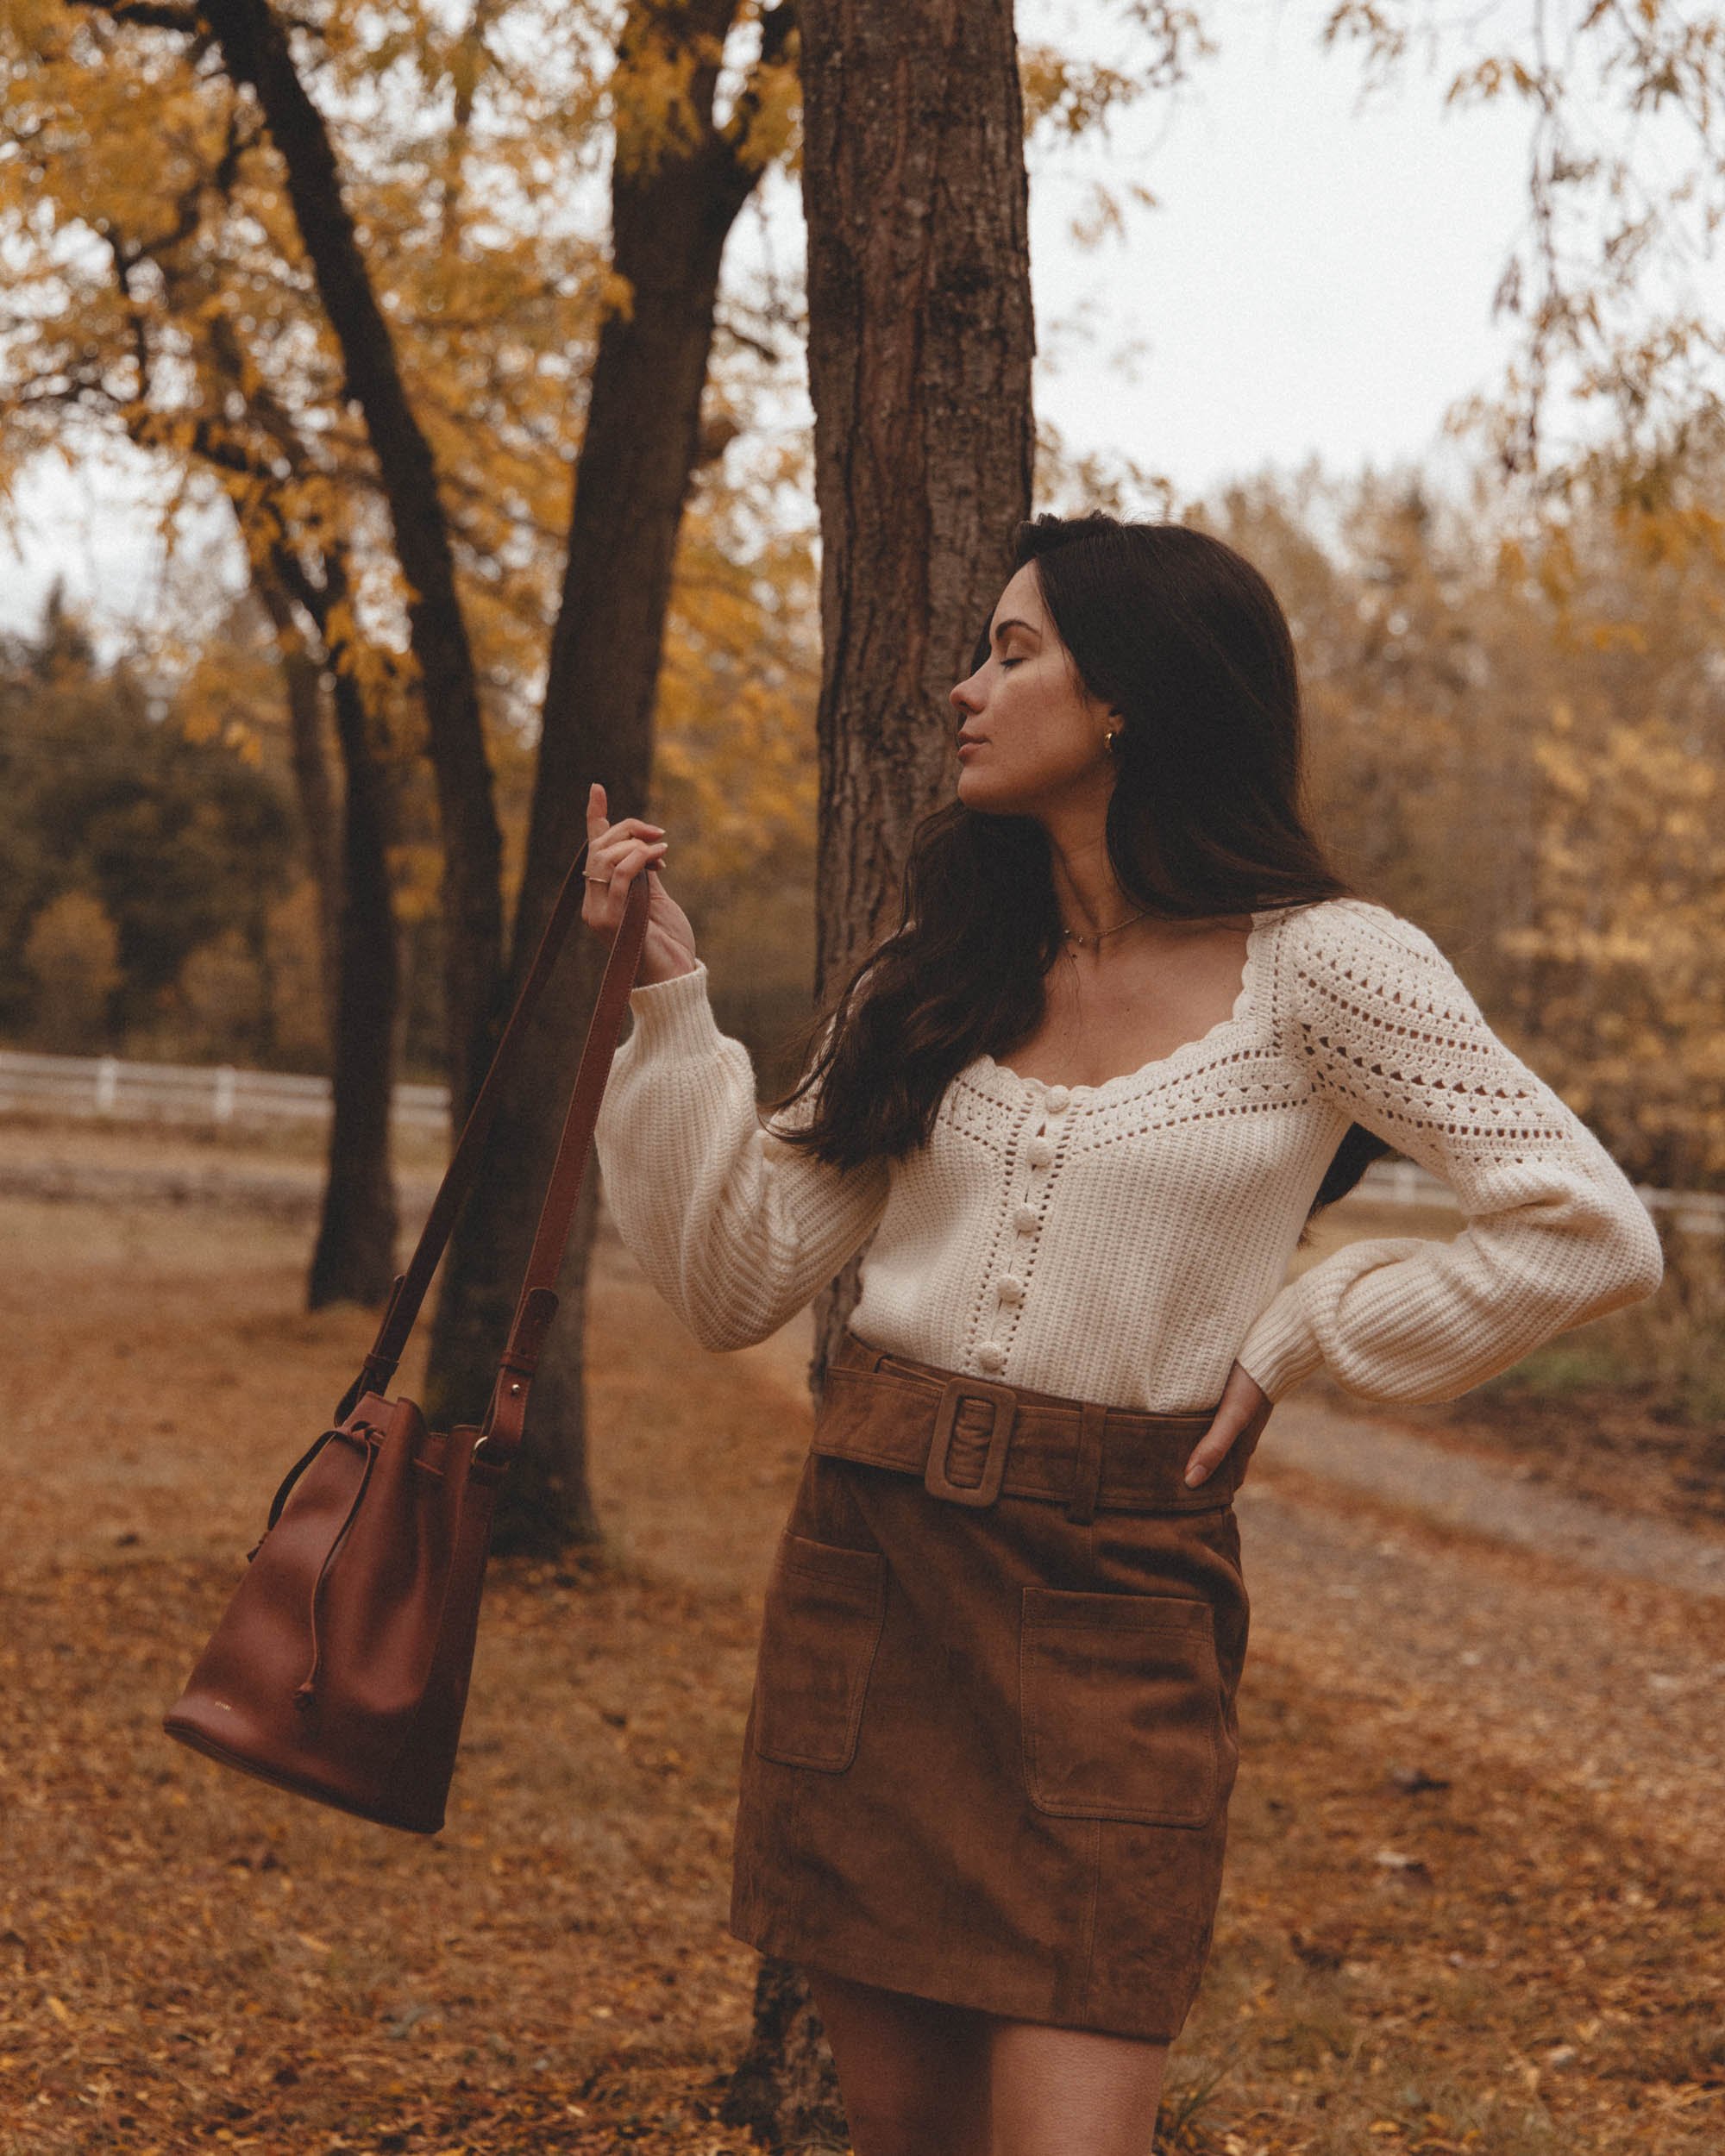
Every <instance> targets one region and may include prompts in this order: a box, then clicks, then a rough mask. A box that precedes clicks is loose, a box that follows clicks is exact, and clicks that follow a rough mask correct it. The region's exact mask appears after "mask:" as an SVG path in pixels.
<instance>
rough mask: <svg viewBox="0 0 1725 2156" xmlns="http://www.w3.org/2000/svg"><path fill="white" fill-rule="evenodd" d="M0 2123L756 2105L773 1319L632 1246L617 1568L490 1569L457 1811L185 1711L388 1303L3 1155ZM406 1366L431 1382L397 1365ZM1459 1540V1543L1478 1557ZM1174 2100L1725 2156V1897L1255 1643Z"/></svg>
mask: <svg viewBox="0 0 1725 2156" xmlns="http://www.w3.org/2000/svg"><path fill="white" fill-rule="evenodd" d="M0 1222H3V1225H4V1227H5V1230H6V1232H7V1237H8V1243H9V1248H10V1250H12V1252H13V1253H14V1256H13V1261H12V1263H11V1265H10V1267H9V1271H8V1275H7V1277H6V1279H5V1282H4V1283H3V1288H0V1338H3V1342H4V1347H5V1352H6V1359H7V1369H8V1374H9V1384H8V1407H9V1413H8V1418H7V1426H6V1433H5V1445H6V1474H5V1480H4V1483H3V1488H4V1489H5V1492H6V1496H5V1504H6V1508H7V1514H6V1520H5V1523H4V1524H5V1530H6V1546H7V1549H8V1551H9V1557H10V1559H11V1562H10V1564H9V1568H8V1570H9V1582H8V1584H7V1586H6V1588H5V1589H4V1593H5V1599H6V1605H7V1606H6V1608H5V1609H4V1611H3V1618H0V1667H3V1670H4V1677H5V1685H6V1700H7V1707H8V1716H9V1730H8V1742H7V1746H6V1754H7V1756H6V1758H5V1762H4V1764H3V1766H0V1817H3V1820H4V1848H5V1857H4V1865H3V1872H0V2151H4V2152H5V2156H72V2152H77V2153H78V2156H82V2153H83V2152H85V2151H101V2150H109V2149H116V2150H119V2149H123V2150H129V2151H135V2152H138V2153H139V2156H142V2152H145V2151H149V2150H159V2151H160V2152H162V2153H163V2156H179V2152H180V2151H183V2150H186V2149H191V2148H198V2147H204V2146H205V2145H210V2146H219V2147H223V2148H250V2149H254V2150H261V2151H267V2152H271V2153H272V2156H273V2153H274V2152H281V2153H282V2156H289V2152H292V2156H300V2153H301V2152H314V2153H315V2156H322V2153H323V2152H324V2151H335V2150H338V2149H339V2150H345V2151H359V2152H378V2153H379V2156H381V2153H382V2152H385V2151H403V2152H410V2151H411V2152H415V2153H416V2156H424V2153H426V2152H432V2151H444V2152H449V2151H455V2150H463V2151H471V2152H474V2153H475V2156H478V2153H479V2152H499V2153H501V2152H505V2151H508V2152H519V2153H520V2156H528V2153H529V2152H535V2153H536V2152H539V2151H555V2150H599V2149H610V2148H615V2147H622V2146H630V2147H640V2148H643V2149H645V2150H658V2151H670V2150H678V2151H695V2150H699V2151H702V2152H706V2153H708V2156H710V2153H711V2152H712V2151H715V2150H724V2149H729V2150H733V2151H735V2150H737V2149H738V2147H739V2141H738V2138H737V2136H736V2135H735V2134H726V2133H725V2131H724V2129H722V2128H720V2127H719V2126H718V2125H717V2124H716V2123H715V2122H714V2116H713V2112H714V2109H715V2106H716V2103H717V2100H718V2095H719V2092H720V2090H721V2088H722V2084H723V2080H724V2072H725V2069H726V2067H727V2065H728V2064H729V2062H730V2061H731V2059H733V2058H734V2057H735V2056H736V2055H737V2052H738V2050H739V2048H740V2046H741V2045H742V2042H743V2038H744V2035H745V2033H746V2029H747V2025H748V2018H749V1999H750V1985H751V1982H752V1976H753V1969H754V1956H753V1954H752V1953H751V1952H750V1951H749V1950H747V1949H745V1948H743V1947H742V1946H738V1945H737V1943H736V1942H734V1941H732V1940H730V1938H729V1937H728V1935H727V1934H725V1932H724V1927H723V1915H724V1895H725V1889H726V1881H727V1846H728V1839H729V1833H730V1825H731V1800H732V1789H733V1785H734V1771H735V1763H736V1758H737V1747H738V1745H739V1742H740V1738H741V1733H742V1727H743V1714H744V1710H745V1708H746V1704H747V1698H748V1690H749V1683H750V1671H751V1667H752V1656H753V1645H754V1638H755V1629H756V1623H757V1621H758V1590H759V1584H760V1583H761V1581H762V1578H763V1577H764V1574H765V1570H766V1565H767V1562H768V1554H769V1551H770V1549H771V1546H772V1543H773V1541H774V1539H775V1536H776V1534H777V1532H778V1528H779V1525H780V1523H781V1520H782V1518H783V1516H784V1514H785V1511H786V1509H787V1505H788V1502H789V1499H790V1495H791V1490H792V1487H793V1482H794V1480H795V1476H796V1473H797V1470H798V1464H799V1462H800V1456H801V1450H802V1446H803V1445H804V1443H805V1441H806V1415H805V1413H804V1411H803V1409H802V1408H801V1407H800V1403H799V1401H798V1399H797V1397H796V1394H795V1392H794V1389H793V1383H792V1381H793V1377H794V1369H795V1359H796V1358H795V1356H794V1353H793V1352H790V1353H787V1352H786V1351H784V1350H783V1349H782V1347H781V1351H780V1352H778V1353H776V1354H775V1353H774V1352H772V1351H769V1350H762V1351H755V1352H751V1353H750V1354H747V1355H744V1356H741V1357H727V1358H715V1357H708V1356H706V1355H704V1354H702V1353H701V1352H700V1351H699V1350H698V1349H696V1348H695V1347H694V1346H693V1344H690V1343H689V1342H688V1341H687V1339H686V1338H684V1337H683V1336H682V1335H681V1332H680V1331H679V1329H678V1328H677V1327H676V1326H674V1324H673V1323H672V1322H671V1321H670V1320H669V1319H668V1317H667V1316H666V1315H665V1313H663V1312H662V1309H661V1308H660V1307H658V1306H657V1305H656V1304H655V1302H653V1300H651V1298H650V1297H649V1295H648V1294H647V1293H646V1291H645V1290H644V1289H643V1288H642V1287H641V1285H640V1283H639V1282H638V1280H637V1279H636V1278H635V1277H634V1276H633V1275H632V1274H631V1273H630V1270H629V1269H628V1268H627V1266H626V1265H625V1264H624V1263H623V1262H621V1260H620V1258H619V1257H618V1254H617V1253H615V1251H614V1250H613V1251H612V1252H610V1253H609V1254H608V1256H607V1258H606V1262H605V1265H604V1267H603V1268H602V1277H601V1279H600V1281H599V1283H598V1285H597V1288H596V1291H595V1319H596V1323H595V1327H594V1332H595V1338H596V1340H597V1341H598V1343H599V1367H598V1369H596V1371H595V1374H594V1383H593V1395H594V1399H593V1420H594V1426H595V1431H596V1433H597V1443H598V1446H599V1459H598V1462H597V1464H596V1474H595V1481H596V1487H597V1490H598V1495H599V1501H600V1504H601V1507H602V1508H603V1510H604V1512H605V1516H606V1518H607V1520H609V1521H610V1522H611V1523H612V1526H613V1528H614V1536H613V1545H612V1548H611V1550H610V1551H608V1552H607V1553H606V1554H605V1557H604V1558H603V1560H602V1561H601V1562H599V1564H595V1565H593V1566H591V1567H586V1568H581V1569H580V1570H570V1571H567V1572H564V1573H561V1574H556V1573H554V1572H552V1571H550V1570H546V1569H544V1568H540V1569H537V1570H530V1569H522V1568H515V1569H510V1568H499V1570H498V1572H497V1573H496V1575H495V1576H494V1577H493V1580H492V1585H491V1587H490V1589H489V1590H488V1601H487V1609H486V1622H485V1626H484V1630H483V1636H482V1641H481V1648H480V1662H479V1666H478V1669H477V1671H476V1674H475V1680H474V1697H473V1706H472V1708H471V1711H470V1714H469V1722H468V1731H467V1745H466V1747H465V1750H464V1755H463V1760H462V1764H461V1770H460V1772H459V1773H458V1776H457V1779H456V1786H455V1801H454V1804H453V1807H452V1811H451V1817H450V1823H449V1827H448V1829H447V1830H446V1832H445V1833H443V1834H442V1836H441V1837H439V1838H438V1839H436V1841H434V1842H430V1843H427V1842H422V1841H420V1840H417V1839H411V1838H408V1837H405V1836H400V1835H393V1834H391V1833H387V1832H386V1831H385V1830H383V1829H380V1828H372V1827H366V1826H364V1825H362V1824H360V1823H358V1822H355V1821H348V1820H346V1819H344V1818H342V1816H340V1815H339V1814H335V1813H329V1812H324V1811H321V1810H318V1809H316V1808H312V1807H310V1806H307V1805H304V1804H300V1803H298V1802H296V1801H294V1800H292V1799H291V1798H288V1797H285V1796H281V1795H279V1794H278V1793H276V1792H274V1791H272V1790H269V1789H263V1788H260V1787H258V1786H255V1785H254V1784H252V1783H247V1782H245V1781H243V1780H242V1779H241V1778H239V1777H233V1776H230V1775H227V1774H224V1773H223V1772H222V1771H220V1770H219V1769H217V1768H216V1767H214V1766H213V1765H211V1764H210V1763H208V1762H207V1761H204V1760H202V1759H199V1758H195V1757H193V1756H192V1755H190V1754H187V1753H184V1752H179V1750H177V1749H176V1748H175V1747H173V1746H172V1745H169V1744H168V1743H167V1742H166V1740H165V1739H163V1738H162V1736H161V1735H160V1728H159V1721H160V1714H161V1712H162V1710H163V1708H165V1707H166V1705H167V1704H168V1702H170V1701H171V1699H172V1698H173V1695H174V1693H175V1691H176V1690H177V1689H178V1686H179V1683H180V1681H181V1679H182V1678H183V1677H184V1674H185V1670H186V1667H187V1666H188V1664H189V1662H190V1660H191V1657H192V1655H193V1654H194V1653H195V1651H196V1650H197V1648H198V1646H199V1645H201V1643H202V1641H203V1639H204V1636H205V1634H206V1633H207V1631H208V1628H209V1626H210V1624H211V1623H212V1622H213V1620H214V1619H215V1617H216V1614H217V1613H218V1611H219V1609H220V1608H221V1606H222V1603H223V1599H224V1597H225V1595H226V1594H227V1592H228V1591H229V1588H230V1586H231V1583H232V1581H233V1578H234V1576H235V1570H236V1567H237V1565H238V1564H239V1562H240V1556H239V1553H240V1552H241V1551H243V1549H244V1548H245V1547H246V1546H247V1545H248V1542H249V1541H250V1540H251V1539H252V1537H253V1535H254V1533H255V1532H256V1528H257V1526H258V1524H259V1521H260V1515H261V1512H262V1508H263V1506H264V1504H265V1503H266V1501H267V1497H268V1495H269V1492H270V1490H271V1489H273V1486H274V1482H275V1480H276V1477H277V1476H278V1474H279V1470H280V1469H281V1468H282V1467H283V1466H284V1465H285V1463H286V1462H287V1461H288V1460H289V1459H291V1458H292V1457H293V1455H294V1454H295V1453H296V1452H297V1451H298V1450H299V1449H300V1447H301V1445H303V1443H304V1437H305V1434H306V1433H308V1432H312V1431H315V1429H316V1428H317V1427H318V1426H320V1424H321V1422H322V1420H323V1417H324V1416H325V1415H326V1414H327V1413H328V1411H329V1406H330V1404H331V1403H332V1401H333V1399H334V1397H335V1396H336V1393H337V1392H339V1390H340V1388H341V1387H342V1384H343V1383H344V1382H345V1381H346V1378H347V1376H348V1375H349V1372H350V1366H351V1365H352V1363H353V1362H354V1359H355V1357H356V1356H357V1354H358V1352H359V1351H360V1349H361V1346H362V1345H363V1344H364V1341H365V1339H366V1338H367V1334H368V1332H369V1330H370V1326H369V1322H368V1320H367V1319H366V1318H365V1317H364V1316H363V1315H361V1314H360V1313H353V1312H337V1313H323V1314H322V1315H320V1316H319V1317H318V1318H317V1319H306V1318H304V1317H302V1316H298V1315H296V1314H294V1307H295V1300H296V1296H297V1292H298V1283H299V1279H300V1272H301V1268H302V1265H303V1262H304V1239H303V1235H302V1234H301V1233H300V1232H298V1231H297V1230H295V1231H291V1230H289V1229H288V1228H287V1227H285V1226H284V1225H281V1224H279V1223H277V1222H273V1221H269V1220H252V1219H244V1218H242V1217H240V1216H237V1215H222V1214H219V1213H210V1212H205V1213H183V1214H175V1213H173V1212H171V1211H169V1210H167V1209H160V1208H159V1209H150V1208H147V1207H143V1206H129V1207H99V1206H90V1205H80V1206H53V1205H47V1204H39V1203H34V1202H29V1201H24V1200H4V1201H0ZM411 1375H412V1374H411V1373H410V1374H409V1388H410V1389H411ZM1463 1562H1465V1552H1462V1553H1460V1554H1458V1564H1460V1563H1463ZM1242 1708H1243V1717H1244V1720H1245V1738H1246V1756H1247V1764H1246V1768H1245V1773H1244V1775H1243V1777H1242V1782H1241V1785H1240V1789H1239V1795H1238V1796H1237V1798H1236V1807H1235V1813H1234V1820H1235V1826H1234V1839H1233V1870H1232V1875H1231V1878H1230V1882H1229V1887H1228V1890H1227V1895H1226V1901H1225V1904H1224V1909H1223V1916H1222V1922H1221V1926H1220V1937H1219V1942H1218V1948H1217V1952H1216V1955H1215V1958H1214V1962H1213V1965H1212V1969H1211V1973H1210V1977H1209V1979H1208V1983H1207V1986H1206V1990H1205V1995H1204V1997H1203V2000H1202V2002H1201V2006H1200V2009H1199V2010H1198V2012H1197V2013H1196V2014H1195V2016H1194V2020H1193V2021H1192V2024H1191V2025H1190V2027H1189V2029H1188V2032H1187V2034H1186V2035H1185V2036H1184V2037H1183V2038H1182V2042H1181V2044H1180V2046H1178V2049H1177V2051H1176V2059H1175V2061H1174V2065H1173V2070H1172V2075H1171V2084H1170V2099H1169V2104H1168V2108H1167V2112H1166V2114H1165V2116H1164V2141H1163V2146H1164V2148H1167V2149H1180V2150H1183V2151H1188V2152H1194V2153H1200V2152H1201V2156H1225V2153H1226V2156H1294V2153H1295V2152H1296V2151H1297V2152H1305V2153H1306V2156H1368V2153H1369V2152H1382V2151H1384V2150H1396V2149H1402V2150H1408V2151H1414V2150H1421V2151H1424V2152H1427V2156H1440V2152H1448V2151H1451V2150H1477V2151H1480V2152H1484V2156H1534V2153H1535V2152H1538V2153H1540V2156H1543V2153H1544V2152H1551V2156H1568V2152H1570V2151H1576V2150H1586V2151H1590V2152H1599V2156H1614V2153H1615V2152H1616V2151H1619V2150H1622V2151H1625V2152H1628V2151H1631V2150H1633V2151H1635V2152H1638V2156H1717V2151H1718V2150H1719V2148H1720V2147H1722V2146H1725V2117H1722V2091H1725V2008H1722V2004H1721V1991H1720V1977H1721V1973H1722V1963H1725V1896H1722V1893H1721V1889H1720V1883H1719V1881H1718V1878H1717V1876H1716V1871H1717V1867H1716V1864H1715V1865H1704V1864H1703V1862H1702V1861H1701V1860H1700V1858H1698V1857H1697V1860H1696V1861H1695V1863H1694V1864H1693V1865H1686V1864H1685V1862H1684V1858H1683V1857H1682V1854H1681V1852H1676V1853H1673V1852H1672V1851H1671V1849H1670V1848H1669V1847H1664V1848H1658V1847H1656V1846H1654V1845H1653V1843H1652V1842H1651V1840H1650V1839H1647V1837H1645V1836H1643V1835H1642V1834H1641V1833H1640V1832H1639V1831H1638V1829H1637V1827H1636V1824H1635V1822H1634V1820H1633V1819H1631V1818H1626V1817H1625V1816H1623V1815H1622V1813H1621V1812H1618V1813H1615V1814H1611V1813H1607V1812H1606V1811H1604V1810H1603V1809H1602V1808H1601V1803H1600V1802H1593V1801H1591V1800H1590V1798H1589V1797H1588V1796H1587V1795H1586V1793H1585V1792H1582V1791H1578V1790H1576V1789H1572V1788H1569V1787H1566V1786H1563V1785H1562V1782H1561V1777H1560V1776H1559V1774H1558V1773H1557V1772H1556V1771H1555V1768H1556V1766H1557V1764H1559V1763H1556V1762H1554V1763H1553V1764H1554V1771H1553V1776H1552V1777H1551V1780H1550V1782H1549V1783H1548V1782H1546V1780H1545V1779H1543V1778H1542V1777H1540V1776H1538V1775H1528V1776H1525V1777H1520V1778H1517V1777H1515V1776H1514V1775H1512V1774H1510V1773H1509V1772H1508V1771H1506V1770H1505V1769H1504V1768H1503V1767H1502V1764H1493V1765H1490V1766H1489V1767H1488V1766H1487V1765H1485V1764H1484V1763H1483V1762H1478V1761H1470V1759H1469V1758H1467V1757H1466V1755H1465V1752H1458V1749H1457V1746H1456V1743H1455V1741H1454V1738H1453V1733H1452V1734H1451V1735H1450V1736H1449V1737H1448V1738H1447V1739H1446V1745H1445V1748H1444V1752H1443V1758H1444V1761H1445V1764H1444V1767H1443V1771H1442V1773H1443V1779H1444V1783H1445V1786H1442V1787H1436V1788H1429V1787H1428V1788H1423V1789H1421V1788H1417V1787H1415V1788H1409V1787H1406V1786H1404V1785H1403V1784H1402V1783H1397V1782H1396V1780H1394V1779H1392V1778H1391V1774H1390V1771H1389V1769H1390V1766H1391V1764H1395V1763H1398V1762H1405V1759H1406V1757H1407V1741H1408V1732H1407V1721H1406V1717H1405V1716H1399V1715H1397V1714H1396V1713H1395V1711H1394V1709H1393V1704H1392V1706H1389V1707H1385V1708H1383V1709H1381V1710H1380V1709H1379V1708H1377V1707H1375V1706H1373V1705H1372V1704H1371V1702H1362V1701H1361V1700H1360V1699H1358V1697H1353V1696H1350V1695H1348V1694H1347V1693H1346V1692H1345V1691H1342V1690H1341V1689H1337V1690H1335V1691H1334V1692H1332V1691H1330V1690H1327V1689H1323V1688H1321V1687H1314V1684H1313V1683H1312V1682H1311V1681H1310V1680H1309V1679H1306V1678H1300V1677H1295V1675H1294V1674H1293V1673H1292V1669H1291V1665H1284V1664H1278V1663H1277V1661H1276V1660H1274V1659H1273V1658H1270V1656H1269V1655H1267V1654H1264V1655H1260V1656H1258V1658H1256V1660H1255V1661H1254V1663H1253V1664H1252V1666H1251V1669H1250V1670H1249V1672H1248V1677H1247V1683H1246V1686H1245V1693H1244V1695H1243V1702H1242Z"/></svg>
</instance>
